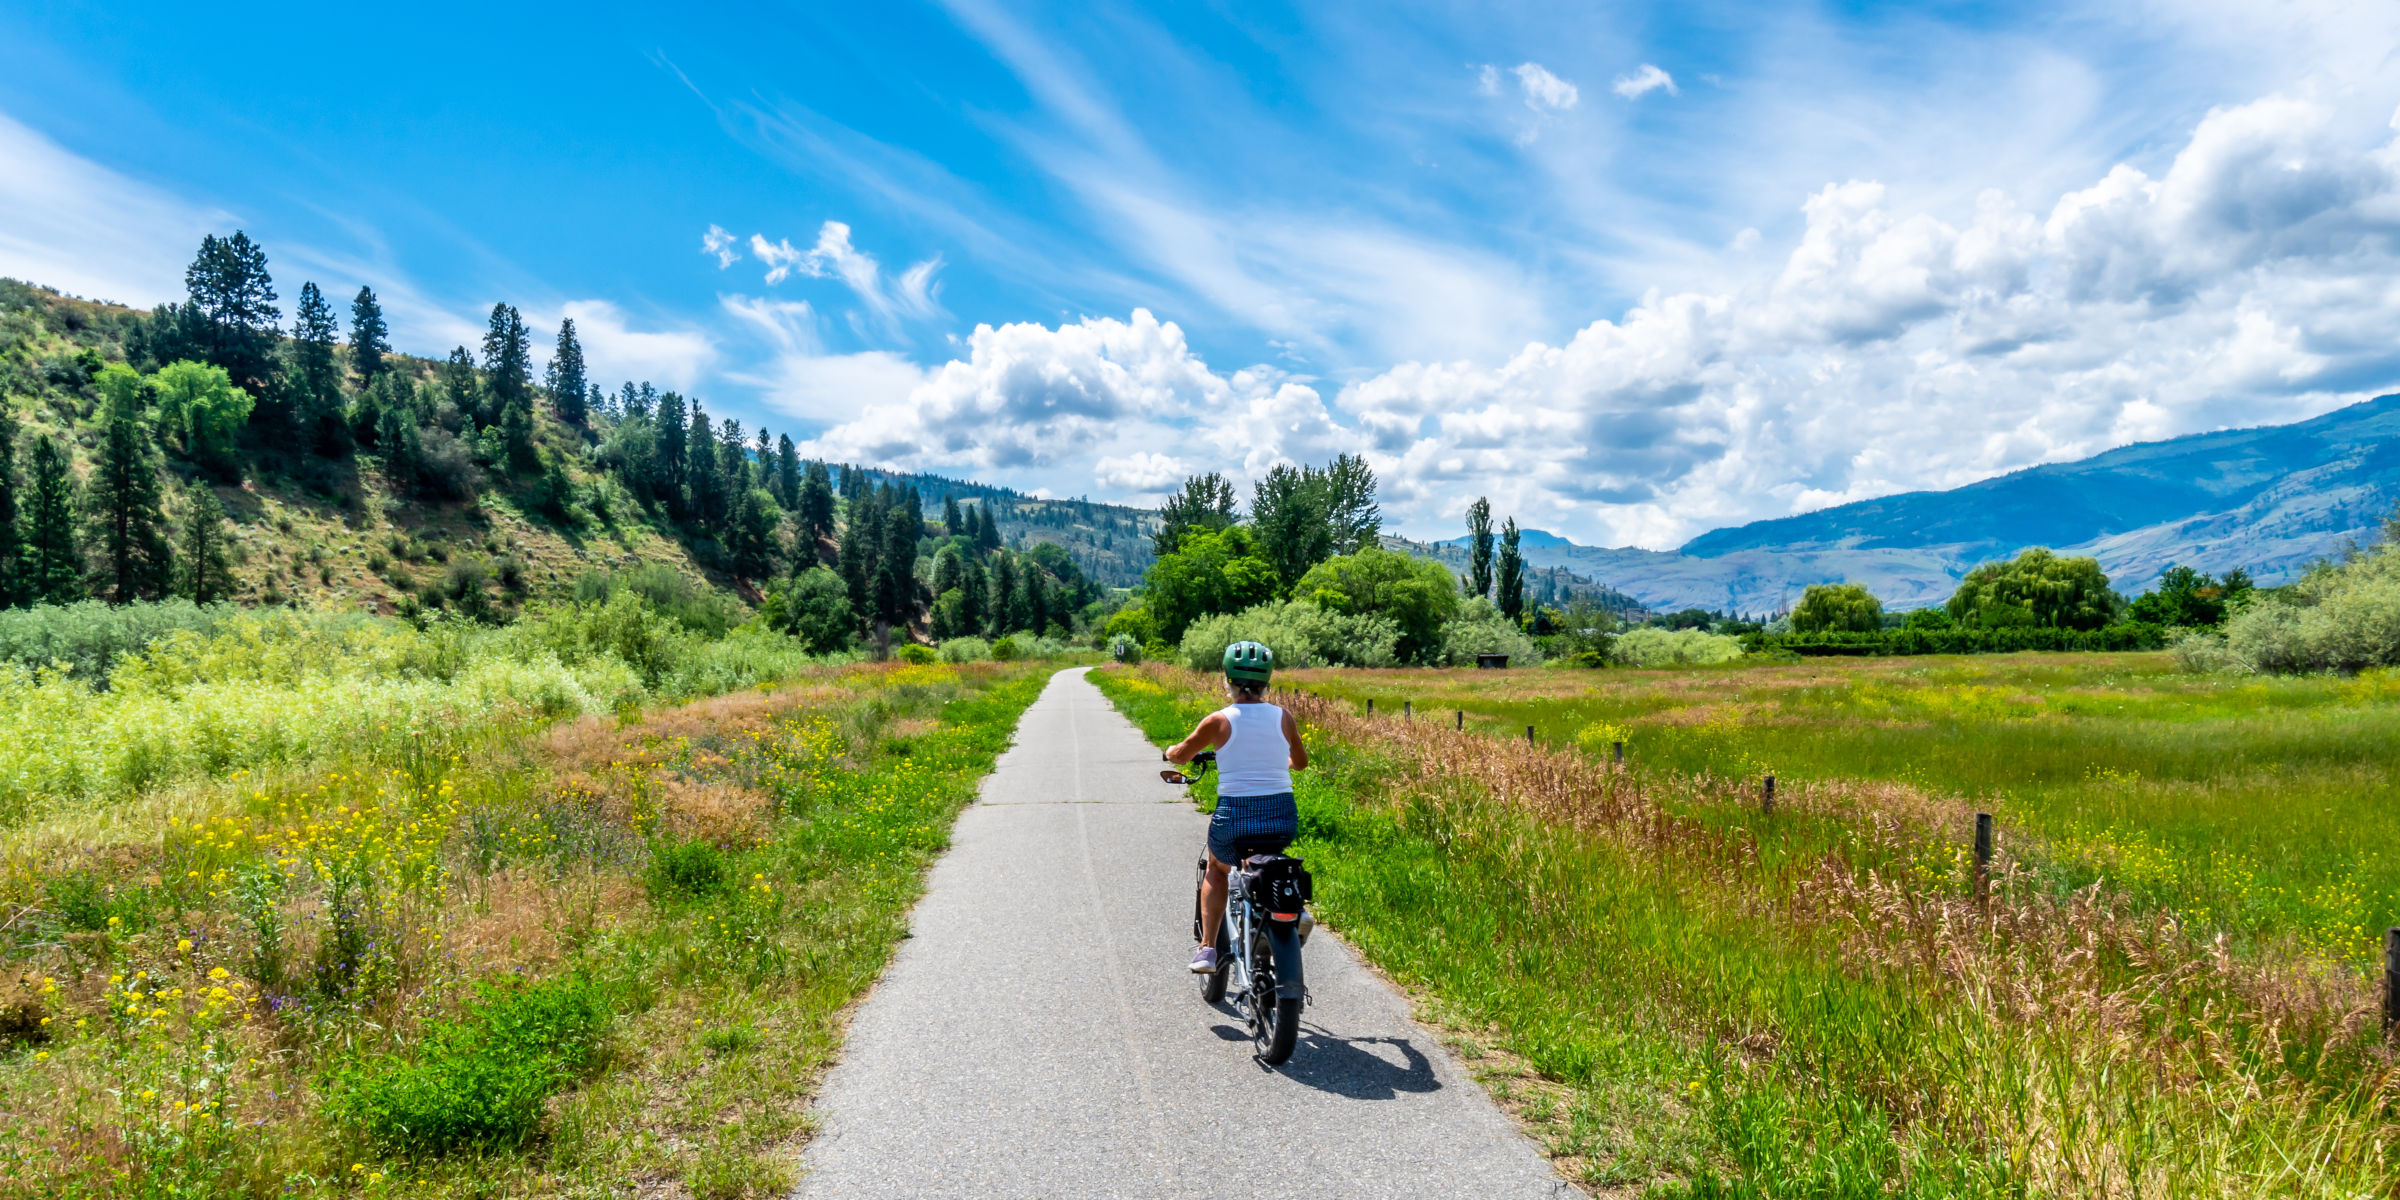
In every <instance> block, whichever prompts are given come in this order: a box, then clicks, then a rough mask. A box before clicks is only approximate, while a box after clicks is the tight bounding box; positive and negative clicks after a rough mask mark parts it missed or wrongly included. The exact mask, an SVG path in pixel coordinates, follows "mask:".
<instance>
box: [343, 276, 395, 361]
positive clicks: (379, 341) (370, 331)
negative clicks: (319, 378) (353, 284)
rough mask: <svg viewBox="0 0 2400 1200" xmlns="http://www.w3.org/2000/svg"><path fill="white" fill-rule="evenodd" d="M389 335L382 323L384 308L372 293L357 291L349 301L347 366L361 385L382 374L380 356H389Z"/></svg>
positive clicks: (365, 289) (390, 344)
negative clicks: (348, 357) (348, 351)
mask: <svg viewBox="0 0 2400 1200" xmlns="http://www.w3.org/2000/svg"><path fill="white" fill-rule="evenodd" d="M391 332H392V331H391V329H390V327H389V326H386V325H385V324H384V323H383V305H381V304H379V303H376V300H375V289H373V288H364V287H362V288H360V289H358V296H357V297H356V298H355V299H353V300H351V301H350V366H351V369H353V370H355V371H357V372H358V381H359V383H360V384H361V385H364V384H369V383H373V382H375V377H376V376H378V375H381V374H383V356H384V355H386V354H390V353H391V352H392V343H391V341H390V335H391Z"/></svg>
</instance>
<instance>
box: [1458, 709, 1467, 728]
mask: <svg viewBox="0 0 2400 1200" xmlns="http://www.w3.org/2000/svg"><path fill="white" fill-rule="evenodd" d="M1458 728H1459V731H1460V732H1462V733H1463V732H1465V731H1466V728H1467V710H1465V709H1463V708H1462V709H1460V710H1458Z"/></svg>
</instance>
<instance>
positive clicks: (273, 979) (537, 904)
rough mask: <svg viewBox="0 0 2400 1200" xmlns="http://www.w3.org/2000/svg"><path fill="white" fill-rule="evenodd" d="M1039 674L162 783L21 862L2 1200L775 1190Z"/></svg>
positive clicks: (983, 677) (584, 726) (905, 677)
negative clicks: (164, 789) (25, 1017)
mask: <svg viewBox="0 0 2400 1200" xmlns="http://www.w3.org/2000/svg"><path fill="white" fill-rule="evenodd" d="M1054 669H1055V668H1054V666H1053V665H1051V664H1035V663H1028V664H1005V665H1004V664H991V663H984V664H974V665H970V666H963V667H947V666H898V665H894V666H883V667H866V666H860V667H851V668H838V667H820V668H814V669H810V670H805V671H802V672H800V673H799V677H798V678H796V679H794V680H792V681H790V682H789V683H787V684H786V685H785V686H784V687H783V688H781V689H780V690H770V691H764V692H762V691H757V690H753V691H750V692H746V693H742V694H737V695H731V696H726V697H721V698H718V699H714V700H707V701H702V702H699V703H696V704H691V705H686V706H682V707H669V708H659V709H654V710H651V711H649V712H647V713H640V714H628V716H627V717H625V718H620V720H618V721H611V720H609V719H607V718H587V719H585V720H583V721H581V722H578V723H573V724H569V725H566V726H562V727H560V728H558V729H556V730H554V731H552V732H550V733H548V734H547V735H538V736H533V737H528V736H525V735H522V734H519V733H514V732H512V734H511V735H510V736H508V737H495V738H493V739H491V740H489V741H487V742H485V743H481V744H478V745H476V746H471V747H468V748H466V749H463V750H461V751H459V752H457V753H455V754H453V755H450V756H448V757H445V758H442V759H439V760H437V761H432V762H412V761H408V760H405V759H396V760H394V761H388V762H387V761H381V760H379V759H376V758H375V757H374V755H376V754H380V753H382V752H383V750H382V747H381V746H380V744H371V745H369V746H368V747H366V748H365V752H364V754H363V756H362V757H359V758H355V759H351V760H346V761H343V762H341V763H340V764H339V765H338V768H335V769H326V770H318V771H303V772H297V773H292V774H287V775H280V776H277V777H274V778H270V779H261V778H252V779H247V780H244V781H241V782H240V783H239V784H238V785H227V786H222V787H219V788H217V789H214V790H211V791H204V792H187V793H186V794H185V795H184V797H183V800H182V806H183V807H182V809H181V811H182V812H183V814H184V815H182V816H180V817H178V818H177V819H176V821H175V823H174V824H173V825H172V826H171V827H168V828H164V829H161V830H159V831H157V832H156V833H154V835H153V837H152V838H151V839H149V840H148V841H147V842H132V843H124V842H120V843H116V844H112V845H109V846H107V847H104V848H102V850H101V851H100V852H99V853H91V852H87V851H84V850H82V849H79V848H77V847H75V846H74V845H72V844H71V843H67V844H64V848H60V849H55V850H50V851H36V850H27V851H21V852H19V854H17V855H16V856H15V857H14V858H12V859H10V860H9V861H8V863H7V864H6V873H5V874H0V900H5V901H7V911H9V912H12V913H19V914H20V916H21V919H20V920H19V921H18V922H17V923H16V924H15V925H14V926H12V927H11V928H9V929H8V930H7V931H6V933H5V938H4V939H0V952H4V953H5V954H6V955H7V956H8V958H9V960H10V962H11V964H12V966H13V967H14V968H15V969H14V970H12V971H11V972H10V974H9V976H8V977H5V978H0V983H5V982H7V980H8V979H13V978H14V977H15V975H16V974H17V973H18V972H26V973H27V977H28V978H30V979H35V980H47V981H48V982H47V983H44V984H39V985H37V986H36V989H35V992H34V993H33V994H31V995H29V996H25V997H18V996H17V995H16V994H15V993H10V994H8V995H0V1002H5V1003H7V1004H10V1005H15V1006H16V1007H25V1008H26V1011H28V1012H38V1013H39V1014H40V1015H42V1016H46V1017H48V1018H49V1023H48V1024H46V1025H41V1026H38V1027H37V1028H36V1030H35V1032H34V1033H33V1034H32V1035H30V1041H28V1042H27V1044H24V1045H21V1046H19V1045H13V1044H12V1045H11V1046H10V1047H7V1048H0V1114H5V1115H0V1197H15V1196H24V1197H29V1198H30V1197H35V1196H40V1197H98V1196H210V1197H216V1196H252V1197H260V1198H262V1200H263V1198H264V1197H270V1196H275V1197H281V1196H334V1195H353V1194H357V1195H379V1196H381V1195H392V1196H426V1197H437V1196H438V1197H451V1196H595V1197H597V1196H614V1195H620V1194H622V1193H623V1189H624V1188H625V1186H626V1181H627V1180H629V1179H640V1180H647V1181H652V1182H653V1183H662V1182H666V1181H676V1180H680V1181H681V1182H682V1185H683V1187H684V1189H685V1190H686V1191H688V1192H690V1193H691V1194H693V1195H696V1196H708V1197H713V1198H718V1200H735V1198H739V1197H765V1196H771V1195H780V1194H782V1193H783V1192H785V1191H787V1190H788V1189H789V1187H790V1185H791V1183H792V1181H793V1179H794V1177H795V1170H796V1163H797V1153H798V1148H799V1146H800V1145H801V1144H802V1143H803V1142H804V1141H805V1139H806V1137H807V1135H808V1128H809V1127H808V1123H807V1120H806V1116H805V1113H806V1100H807V1097H808V1096H809V1094H810V1092H811V1091H812V1089H813V1088H814V1086H815V1083H816V1080H817V1079H818V1078H819V1077H820V1076H821V1074H822V1072H823V1071H824V1069H825V1068H826V1067H827V1066H828V1065H829V1064H830V1062H831V1060H832V1057H833V1055H834V1053H835V1051H836V1050H837V1048H838V1046H839V1045H840V1041H841V1037H842V1032H843V1026H844V1019H845V1013H846V1012H847V1010H848V1008H849V1006H850V1005H851V1004H852V1003H853V1002H855V1001H856V1000H857V998H858V997H859V996H860V995H862V994H863V993H864V991H865V990H866V988H867V987H869V986H870V985H871V984H872V983H873V981H874V980H875V978H876V977H877V976H878V975H879V974H880V973H881V972H882V970H883V968H884V966H885V964H886V963H887V962H888V961H889V958H890V955H891V953H892V950H893V949H894V947H896V946H897V945H898V943H899V941H900V939H901V938H902V937H903V936H904V935H905V932H906V918H907V909H908V907H909V905H910V904H911V903H912V902H913V901H914V900H915V898H916V896H917V895H918V894H919V892H920V890H921V888H922V882H923V875H924V871H925V869H926V868H927V867H928V866H929V865H930V864H931V862H932V861H933V859H934V857H935V856H936V855H938V854H939V853H940V851H941V850H942V848H943V847H944V846H945V845H946V844H947V841H948V837H949V828H950V824H951V821H952V819H953V818H954V817H955V816H956V814H957V813H958V812H959V810H960V809H961V808H963V807H964V806H965V805H967V804H968V803H971V802H972V800H973V798H974V794H975V787H976V783H977V781H978V780H979V779H980V778H981V777H982V776H983V775H984V774H985V773H986V772H988V771H989V770H990V767H991V765H992V762H993V761H994V759H995V758H996V757H997V756H998V754H999V753H1000V751H1001V750H1002V749H1003V748H1005V747H1006V746H1007V744H1008V743H1009V740H1010V738H1011V737H1012V735H1013V730H1014V728H1015V725H1016V721H1017V718H1018V716H1019V715H1020V714H1021V713H1022V712H1023V710H1024V709H1025V707H1026V706H1027V705H1029V704H1030V703H1031V702H1032V701H1033V699H1034V697H1035V696H1036V695H1038V694H1039V692H1040V690H1041V688H1042V686H1043V685H1044V683H1045V682H1046V681H1047V677H1048V675H1049V674H1050V672H1051V671H1052V670H1054ZM50 819H51V820H53V821H67V822H71V821H73V820H74V819H75V818H74V816H73V814H59V815H57V816H55V817H53V818H50ZM21 832H23V833H24V834H25V835H26V840H25V842H24V844H26V845H29V846H36V847H38V846H46V845H60V844H61V840H60V839H55V838H43V837H37V836H34V835H35V834H38V833H39V832H40V830H39V829H27V830H24V831H21ZM126 914H133V919H127V916H126ZM112 917H115V918H118V920H117V922H116V923H115V924H111V923H110V918H112ZM26 1006H30V1007H26ZM10 1011H15V1008H11V1009H10Z"/></svg>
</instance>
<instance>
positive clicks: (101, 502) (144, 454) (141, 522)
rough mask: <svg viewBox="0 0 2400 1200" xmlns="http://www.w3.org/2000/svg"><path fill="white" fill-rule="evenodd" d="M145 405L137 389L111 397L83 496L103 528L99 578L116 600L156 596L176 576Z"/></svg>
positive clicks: (107, 595)
mask: <svg viewBox="0 0 2400 1200" xmlns="http://www.w3.org/2000/svg"><path fill="white" fill-rule="evenodd" d="M142 408H143V402H142V396H141V392H140V390H139V389H138V388H131V387H128V388H120V389H116V394H114V395H112V396H110V397H109V402H108V410H107V413H106V415H105V417H104V419H103V423H102V426H101V431H100V446H99V452H98V454H97V455H96V456H95V461H94V462H93V464H92V480H91V486H90V487H89V488H87V489H86V491H85V496H84V501H85V505H86V507H87V508H88V509H89V511H90V515H91V520H92V524H93V526H94V527H95V529H96V530H97V531H98V533H99V540H100V553H101V556H102V557H101V563H100V580H101V585H102V590H103V591H104V592H105V598H106V599H107V600H108V602H109V603H111V604H128V603H131V602H133V601H135V600H151V599H156V598H158V597H160V596H163V595H165V594H166V592H167V588H168V586H169V583H170V582H171V580H172V579H173V575H172V566H171V559H172V549H171V547H170V546H169V545H168V542H167V532H166V527H167V515H166V512H165V511H164V509H163V508H162V507H161V497H160V487H159V481H158V446H157V443H156V441H155V440H154V439H152V437H151V436H150V426H149V423H148V422H147V421H145V420H143V417H142Z"/></svg>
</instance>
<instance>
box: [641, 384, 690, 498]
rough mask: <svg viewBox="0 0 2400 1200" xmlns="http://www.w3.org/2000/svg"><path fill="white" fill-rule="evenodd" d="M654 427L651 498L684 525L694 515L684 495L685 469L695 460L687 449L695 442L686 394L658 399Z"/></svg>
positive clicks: (672, 394) (663, 396) (668, 395)
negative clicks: (686, 406) (689, 443)
mask: <svg viewBox="0 0 2400 1200" xmlns="http://www.w3.org/2000/svg"><path fill="white" fill-rule="evenodd" d="M652 424H653V426H654V427H655V428H656V430H657V434H658V436H657V443H656V447H655V449H654V450H653V452H652V454H651V458H650V467H651V472H650V480H649V487H650V495H651V496H652V497H654V498H656V499H657V500H658V501H659V502H660V503H661V504H664V505H666V506H667V515H668V516H671V517H673V518H675V519H676V520H679V521H680V520H682V519H683V517H684V514H686V513H688V512H690V511H691V505H690V504H689V503H688V502H687V501H686V499H685V497H684V494H683V469H684V466H685V464H686V463H687V461H688V460H689V459H690V457H691V454H690V451H689V448H688V447H687V446H686V445H685V443H686V442H687V441H689V440H690V438H691V419H690V410H688V409H686V408H685V407H684V405H683V395H682V393H680V392H668V393H666V394H665V395H662V396H660V397H659V398H658V412H657V416H656V418H655V419H654V420H653V421H652Z"/></svg>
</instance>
